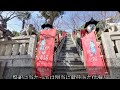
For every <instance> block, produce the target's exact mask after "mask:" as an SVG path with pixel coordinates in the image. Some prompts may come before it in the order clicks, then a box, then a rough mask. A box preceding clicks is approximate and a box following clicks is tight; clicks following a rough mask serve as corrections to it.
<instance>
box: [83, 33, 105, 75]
mask: <svg viewBox="0 0 120 90" xmlns="http://www.w3.org/2000/svg"><path fill="white" fill-rule="evenodd" d="M81 40H82V47H83V54H84V60H85V63H86V68H87V71H88V74H89V75H90V76H92V75H105V72H106V69H105V65H104V62H103V60H102V59H101V57H100V51H99V48H98V46H97V43H96V36H95V33H94V31H93V32H91V33H89V34H88V35H85V36H84V37H83V38H81Z"/></svg>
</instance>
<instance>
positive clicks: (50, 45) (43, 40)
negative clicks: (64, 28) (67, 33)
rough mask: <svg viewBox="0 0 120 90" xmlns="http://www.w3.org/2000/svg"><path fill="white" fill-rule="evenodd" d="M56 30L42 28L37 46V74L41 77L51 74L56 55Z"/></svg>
mask: <svg viewBox="0 0 120 90" xmlns="http://www.w3.org/2000/svg"><path fill="white" fill-rule="evenodd" d="M55 36H56V30H55V29H49V30H42V31H40V37H39V41H38V46H37V54H36V59H35V61H36V75H37V76H39V77H44V76H51V72H52V66H53V65H52V63H53V55H54V44H55Z"/></svg>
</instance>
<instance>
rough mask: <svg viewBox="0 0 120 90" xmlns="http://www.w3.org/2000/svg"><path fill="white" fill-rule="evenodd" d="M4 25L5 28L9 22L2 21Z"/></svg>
mask: <svg viewBox="0 0 120 90" xmlns="http://www.w3.org/2000/svg"><path fill="white" fill-rule="evenodd" d="M2 26H3V28H7V22H6V21H4V20H3V21H2Z"/></svg>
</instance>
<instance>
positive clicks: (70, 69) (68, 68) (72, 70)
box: [53, 66, 86, 72]
mask: <svg viewBox="0 0 120 90" xmlns="http://www.w3.org/2000/svg"><path fill="white" fill-rule="evenodd" d="M53 70H54V71H67V72H69V71H71V72H74V71H86V68H85V67H84V66H79V67H65V66H64V67H58V66H57V67H54V69H53Z"/></svg>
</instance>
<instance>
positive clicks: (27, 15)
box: [15, 11, 31, 29]
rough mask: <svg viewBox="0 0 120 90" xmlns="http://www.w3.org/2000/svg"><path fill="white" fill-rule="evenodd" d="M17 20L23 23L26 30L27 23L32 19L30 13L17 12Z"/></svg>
mask: <svg viewBox="0 0 120 90" xmlns="http://www.w3.org/2000/svg"><path fill="white" fill-rule="evenodd" d="M15 14H16V15H17V18H18V19H19V20H21V21H22V29H24V26H25V21H26V20H29V19H30V18H31V13H30V12H29V11H16V13H15Z"/></svg>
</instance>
